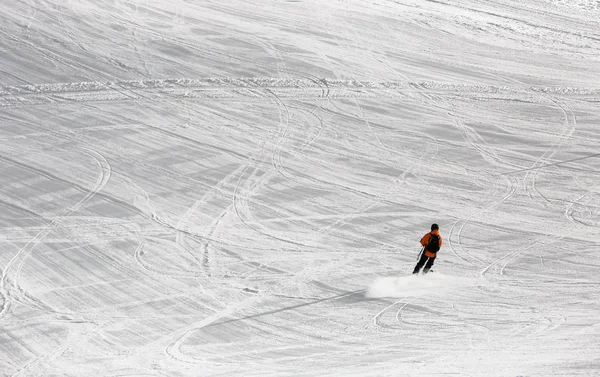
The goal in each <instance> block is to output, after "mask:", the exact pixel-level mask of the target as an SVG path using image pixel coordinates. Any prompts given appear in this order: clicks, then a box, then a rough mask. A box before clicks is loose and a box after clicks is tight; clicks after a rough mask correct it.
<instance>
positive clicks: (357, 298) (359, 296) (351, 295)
mask: <svg viewBox="0 0 600 377" xmlns="http://www.w3.org/2000/svg"><path fill="white" fill-rule="evenodd" d="M365 292H366V290H365V289H359V290H356V291H352V292H344V293H340V294H338V295H335V296H331V297H325V298H320V299H317V300H313V301H310V302H305V303H303V304H298V305H291V306H286V307H285V308H280V309H273V310H268V311H266V312H262V313H257V314H252V315H248V316H245V317H240V318H235V319H229V320H226V321H219V322H214V323H211V324H209V325H206V326H203V328H208V327H214V326H218V325H225V324H228V323H234V322H239V321H245V320H247V319H253V318H259V317H264V316H268V315H271V314H277V313H281V312H285V311H288V310H294V309H298V308H302V307H306V306H312V305H317V304H320V303H322V302H326V301H333V300H343V301H344V302H346V303H348V304H356V303H358V302H363V301H373V300H374V299H372V298H368V297H365ZM375 300H377V299H375Z"/></svg>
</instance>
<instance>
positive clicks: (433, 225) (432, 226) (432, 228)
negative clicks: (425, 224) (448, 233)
mask: <svg viewBox="0 0 600 377" xmlns="http://www.w3.org/2000/svg"><path fill="white" fill-rule="evenodd" d="M438 229H440V227H439V226H438V224H431V230H438Z"/></svg>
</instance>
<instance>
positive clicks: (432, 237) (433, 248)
mask: <svg viewBox="0 0 600 377" xmlns="http://www.w3.org/2000/svg"><path fill="white" fill-rule="evenodd" d="M439 229H440V227H439V226H438V224H431V232H429V233H427V234H426V235H424V236H423V238H421V245H422V246H423V250H421V256H420V258H419V261H418V262H417V265H416V266H415V269H414V270H413V275H415V274H418V273H419V271H421V268H423V265H425V268H423V274H426V273H428V272H429V270H430V269H431V266H433V262H434V261H435V256H436V254H437V252H438V250H439V249H440V247H442V237H441V236H440V231H439Z"/></svg>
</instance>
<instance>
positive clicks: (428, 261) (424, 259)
mask: <svg viewBox="0 0 600 377" xmlns="http://www.w3.org/2000/svg"><path fill="white" fill-rule="evenodd" d="M434 261H435V257H428V256H427V255H425V253H423V254H421V258H420V259H419V261H418V262H417V265H416V266H415V269H414V270H413V274H418V273H419V271H421V268H423V265H425V268H423V273H424V274H426V273H428V272H429V270H430V269H431V266H433V262H434Z"/></svg>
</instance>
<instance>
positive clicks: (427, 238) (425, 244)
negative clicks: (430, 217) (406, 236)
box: [421, 230, 442, 258]
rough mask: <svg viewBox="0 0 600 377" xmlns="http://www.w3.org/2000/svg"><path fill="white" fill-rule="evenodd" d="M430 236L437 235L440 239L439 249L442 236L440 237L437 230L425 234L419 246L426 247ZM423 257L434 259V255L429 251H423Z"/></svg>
mask: <svg viewBox="0 0 600 377" xmlns="http://www.w3.org/2000/svg"><path fill="white" fill-rule="evenodd" d="M432 234H435V235H437V236H438V237H439V238H440V249H441V248H442V236H440V231H439V230H432V231H431V232H429V233H427V234H426V235H424V236H423V238H421V245H422V246H423V247H427V245H428V244H429V237H431V235H432ZM424 252H425V256H426V257H430V258H434V257H435V253H432V252H431V251H429V250H425V251H424Z"/></svg>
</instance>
